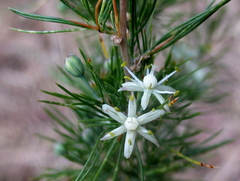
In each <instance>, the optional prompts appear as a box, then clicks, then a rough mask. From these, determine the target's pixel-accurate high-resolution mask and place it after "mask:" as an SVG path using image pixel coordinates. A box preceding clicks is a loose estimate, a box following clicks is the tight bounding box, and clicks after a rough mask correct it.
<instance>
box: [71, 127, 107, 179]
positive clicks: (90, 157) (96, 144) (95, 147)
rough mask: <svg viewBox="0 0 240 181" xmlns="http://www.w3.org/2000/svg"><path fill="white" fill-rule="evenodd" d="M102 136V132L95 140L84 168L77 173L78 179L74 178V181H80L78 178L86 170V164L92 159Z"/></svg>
mask: <svg viewBox="0 0 240 181" xmlns="http://www.w3.org/2000/svg"><path fill="white" fill-rule="evenodd" d="M104 134H105V131H103V132H102V133H101V134H100V135H99V137H98V138H97V142H96V143H95V145H94V147H93V150H92V152H91V154H90V155H89V157H88V160H87V162H86V163H85V165H84V167H83V168H82V170H81V172H80V173H79V175H78V177H77V178H76V180H75V181H79V180H80V178H81V176H82V174H83V172H84V170H85V169H86V168H87V165H88V163H89V162H90V160H91V159H92V157H93V154H94V152H95V151H96V149H97V146H98V143H99V141H100V139H101V138H102V137H103V135H104Z"/></svg>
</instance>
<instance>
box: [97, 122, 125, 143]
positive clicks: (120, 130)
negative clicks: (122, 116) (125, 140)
mask: <svg viewBox="0 0 240 181" xmlns="http://www.w3.org/2000/svg"><path fill="white" fill-rule="evenodd" d="M126 131H127V129H126V128H125V126H124V125H122V126H120V127H118V128H116V129H114V130H112V131H111V132H109V133H107V134H106V135H105V136H104V137H102V138H101V139H100V140H109V139H111V138H114V137H116V136H119V135H121V134H123V133H125V132H126Z"/></svg>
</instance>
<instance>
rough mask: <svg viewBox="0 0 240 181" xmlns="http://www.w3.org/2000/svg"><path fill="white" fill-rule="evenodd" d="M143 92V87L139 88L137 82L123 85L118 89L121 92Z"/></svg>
mask: <svg viewBox="0 0 240 181" xmlns="http://www.w3.org/2000/svg"><path fill="white" fill-rule="evenodd" d="M124 90H126V91H143V86H139V85H138V84H137V83H136V82H125V83H123V84H122V87H121V88H120V89H118V92H120V91H124Z"/></svg>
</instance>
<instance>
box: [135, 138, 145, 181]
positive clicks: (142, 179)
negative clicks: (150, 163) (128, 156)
mask: <svg viewBox="0 0 240 181" xmlns="http://www.w3.org/2000/svg"><path fill="white" fill-rule="evenodd" d="M135 147H136V150H137V155H138V162H139V167H140V172H141V181H144V172H143V165H142V159H141V155H140V152H139V149H138V145H137V143H136V142H135Z"/></svg>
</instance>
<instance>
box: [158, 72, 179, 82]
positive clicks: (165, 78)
mask: <svg viewBox="0 0 240 181" xmlns="http://www.w3.org/2000/svg"><path fill="white" fill-rule="evenodd" d="M176 72H177V71H176V70H175V71H173V72H172V73H170V74H169V75H167V76H166V77H164V78H163V79H162V80H160V81H159V82H158V83H157V85H160V84H162V83H163V82H165V80H167V79H168V78H169V77H171V76H172V75H173V74H175V73H176Z"/></svg>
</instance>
